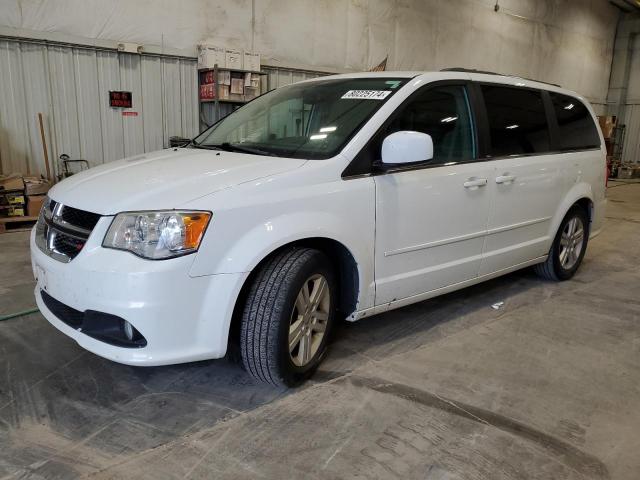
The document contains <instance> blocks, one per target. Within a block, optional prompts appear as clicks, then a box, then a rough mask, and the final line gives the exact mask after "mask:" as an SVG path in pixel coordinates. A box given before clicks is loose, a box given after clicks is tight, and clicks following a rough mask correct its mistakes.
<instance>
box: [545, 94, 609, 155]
mask: <svg viewBox="0 0 640 480" xmlns="http://www.w3.org/2000/svg"><path fill="white" fill-rule="evenodd" d="M549 95H550V96H551V102H552V103H553V110H554V111H555V114H556V119H557V120H558V150H579V149H583V148H597V147H599V146H600V136H599V135H598V128H597V127H596V125H595V123H594V121H593V117H592V116H591V114H590V113H589V110H587V107H585V106H584V104H583V103H582V102H581V101H580V100H578V99H577V98H573V97H569V96H567V95H561V94H559V93H552V92H549Z"/></svg>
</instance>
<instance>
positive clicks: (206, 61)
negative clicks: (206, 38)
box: [198, 45, 227, 68]
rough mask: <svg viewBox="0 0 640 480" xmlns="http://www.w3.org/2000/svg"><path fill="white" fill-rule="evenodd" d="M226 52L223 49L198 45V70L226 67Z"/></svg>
mask: <svg viewBox="0 0 640 480" xmlns="http://www.w3.org/2000/svg"><path fill="white" fill-rule="evenodd" d="M226 58H227V57H226V52H225V49H224V48H222V47H216V46H213V45H198V68H213V67H214V66H215V65H218V67H225V66H226Z"/></svg>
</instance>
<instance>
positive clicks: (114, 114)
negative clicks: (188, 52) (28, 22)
mask: <svg viewBox="0 0 640 480" xmlns="http://www.w3.org/2000/svg"><path fill="white" fill-rule="evenodd" d="M110 90H128V91H131V92H132V95H133V108H132V109H131V111H135V112H137V113H138V115H137V116H123V115H122V110H121V109H114V108H110V107H109V105H108V92H109V91H110ZM38 112H41V113H42V114H43V117H44V124H45V135H46V137H47V144H48V148H49V159H50V163H51V167H52V168H53V169H55V171H56V172H57V170H58V165H57V163H58V160H57V159H58V157H59V155H60V154H62V153H66V154H68V155H69V156H70V157H71V158H84V159H86V160H88V161H89V163H90V164H91V165H92V166H93V165H98V164H101V163H104V162H109V161H113V160H117V159H120V158H123V157H125V156H130V155H136V154H139V153H143V152H148V151H153V150H158V149H161V148H165V147H167V146H168V145H169V137H171V136H174V135H177V136H184V137H193V136H195V135H196V134H197V133H198V98H197V71H196V62H195V60H192V59H188V58H175V57H160V56H149V55H132V54H125V53H118V52H115V51H109V50H100V49H95V48H87V47H77V48H76V47H75V46H66V45H53V44H45V43H43V42H33V41H28V40H25V41H15V40H0V173H4V174H7V173H13V172H18V173H23V174H27V173H31V174H37V173H42V174H44V173H46V169H45V166H44V156H43V152H42V143H41V140H40V132H39V128H38V117H37V116H38Z"/></svg>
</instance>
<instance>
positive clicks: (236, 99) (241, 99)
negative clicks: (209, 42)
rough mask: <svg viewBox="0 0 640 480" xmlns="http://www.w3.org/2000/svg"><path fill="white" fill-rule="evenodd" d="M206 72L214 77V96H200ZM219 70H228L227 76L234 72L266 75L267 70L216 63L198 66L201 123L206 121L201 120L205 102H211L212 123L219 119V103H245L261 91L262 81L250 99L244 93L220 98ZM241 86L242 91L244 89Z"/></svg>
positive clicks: (230, 94) (203, 116)
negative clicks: (228, 66) (205, 66)
mask: <svg viewBox="0 0 640 480" xmlns="http://www.w3.org/2000/svg"><path fill="white" fill-rule="evenodd" d="M207 72H213V79H214V82H213V84H214V89H215V92H214V98H201V95H200V93H201V88H200V87H202V85H206V84H205V83H203V82H202V77H203V75H202V74H203V73H207ZM220 72H230V73H229V76H230V77H233V74H234V73H240V74H243V75H246V74H247V73H250V74H253V75H260V76H265V75H267V72H262V71H253V70H243V69H238V68H223V67H218V65H217V64H216V65H214V66H213V68H199V69H198V100H199V104H200V119H201V121H202V122H203V123H205V124H206V122H205V121H204V120H203V119H204V118H206V115H205V112H204V107H203V106H204V105H206V104H213V117H214V118H213V123H215V122H217V121H218V120H220V118H221V117H222V115H221V113H220V105H221V104H230V105H243V104H245V103H247V102H248V101H250V100H253V99H254V98H255V97H256V96H258V95H260V94H261V93H262V92H261V90H262V82H260V84H259V85H258V87H257V92H256V95H255V96H252V97H251V98H250V99H248V100H247V99H246V97H245V95H244V94H242V95H240V94H232V93H229V96H230V98H223V99H221V98H220ZM244 88H245V87H243V91H244ZM229 89H231V86H230V85H229Z"/></svg>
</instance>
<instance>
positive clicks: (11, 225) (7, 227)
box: [0, 217, 38, 233]
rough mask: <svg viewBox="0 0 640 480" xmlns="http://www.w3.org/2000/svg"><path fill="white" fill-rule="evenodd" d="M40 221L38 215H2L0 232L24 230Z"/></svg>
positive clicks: (29, 228)
mask: <svg viewBox="0 0 640 480" xmlns="http://www.w3.org/2000/svg"><path fill="white" fill-rule="evenodd" d="M36 221H38V217H2V218H0V233H10V232H24V231H27V230H31V227H33V225H34V224H35V223H36Z"/></svg>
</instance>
